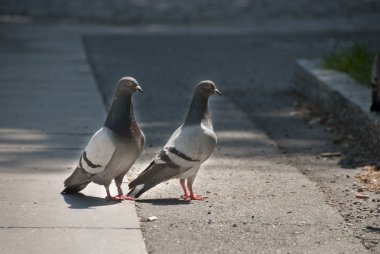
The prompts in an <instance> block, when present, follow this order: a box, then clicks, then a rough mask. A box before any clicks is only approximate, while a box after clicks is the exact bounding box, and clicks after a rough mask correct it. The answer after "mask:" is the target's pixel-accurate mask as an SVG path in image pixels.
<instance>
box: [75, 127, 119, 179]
mask: <svg viewBox="0 0 380 254" xmlns="http://www.w3.org/2000/svg"><path fill="white" fill-rule="evenodd" d="M116 147H117V142H116V137H115V134H114V133H113V132H112V130H110V129H108V128H106V127H103V128H101V129H100V130H98V131H97V132H96V133H95V134H94V136H93V137H92V138H91V140H90V141H89V143H88V145H87V146H86V148H85V150H84V152H83V154H82V156H81V157H80V159H79V167H80V168H83V169H84V170H85V171H86V172H88V173H91V174H97V173H100V172H102V171H104V170H105V168H106V167H107V165H108V163H109V162H110V161H111V158H112V156H113V154H114V153H115V150H116Z"/></svg>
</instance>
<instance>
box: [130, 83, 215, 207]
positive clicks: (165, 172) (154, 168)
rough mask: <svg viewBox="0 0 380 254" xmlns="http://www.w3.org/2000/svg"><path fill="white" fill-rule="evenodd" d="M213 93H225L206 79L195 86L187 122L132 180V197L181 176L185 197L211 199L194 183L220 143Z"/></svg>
mask: <svg viewBox="0 0 380 254" xmlns="http://www.w3.org/2000/svg"><path fill="white" fill-rule="evenodd" d="M213 94H217V95H221V93H220V92H219V90H218V89H217V88H216V86H215V84H214V83H213V82H212V81H209V80H205V81H202V82H200V83H199V84H198V85H197V86H196V87H195V91H194V95H193V98H192V101H191V104H190V108H189V112H188V114H187V117H186V120H185V122H184V123H183V124H182V125H181V126H180V127H179V128H178V129H177V130H176V131H175V132H174V133H173V134H172V136H171V137H170V139H169V141H168V142H167V143H166V145H165V146H164V147H163V148H162V149H161V151H160V152H159V153H158V154H157V155H156V156H155V158H154V159H153V161H152V162H151V163H150V165H149V166H148V167H147V168H146V169H145V170H144V171H143V172H142V173H141V174H140V175H139V176H138V177H137V178H136V179H134V180H133V181H132V182H130V184H129V188H130V189H131V190H130V191H129V193H128V194H127V196H128V197H130V198H138V197H139V196H140V195H141V194H143V193H144V192H146V191H147V190H149V189H151V188H152V187H154V186H156V185H157V184H159V183H162V182H164V181H167V180H169V179H175V178H177V179H178V178H179V179H180V184H181V187H182V189H183V192H184V195H182V196H181V197H182V198H183V199H185V200H204V199H206V198H207V197H203V196H200V195H197V194H195V193H194V191H193V183H194V180H195V177H196V175H197V173H198V170H199V168H200V166H201V164H202V163H203V162H205V161H206V160H207V159H208V158H209V157H210V155H211V153H212V152H213V151H214V149H215V146H216V142H217V137H216V135H215V133H214V130H213V126H212V121H211V116H210V113H209V111H208V99H209V97H210V95H213ZM186 180H187V187H188V189H189V192H187V189H186V186H185V184H186V183H185V182H186Z"/></svg>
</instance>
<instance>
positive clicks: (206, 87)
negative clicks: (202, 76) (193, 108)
mask: <svg viewBox="0 0 380 254" xmlns="http://www.w3.org/2000/svg"><path fill="white" fill-rule="evenodd" d="M195 92H196V93H197V94H199V95H202V96H210V95H213V94H217V95H222V93H221V92H219V90H218V89H217V88H216V86H215V84H214V82H212V81H211V80H204V81H201V82H200V83H199V84H198V85H197V86H196V87H195Z"/></svg>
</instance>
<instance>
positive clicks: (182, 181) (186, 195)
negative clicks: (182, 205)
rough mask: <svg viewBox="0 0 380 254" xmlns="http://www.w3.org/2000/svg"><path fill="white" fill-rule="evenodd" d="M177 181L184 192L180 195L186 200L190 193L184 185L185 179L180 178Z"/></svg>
mask: <svg viewBox="0 0 380 254" xmlns="http://www.w3.org/2000/svg"><path fill="white" fill-rule="evenodd" d="M179 182H180V183H181V186H182V190H183V192H184V194H183V195H182V196H181V198H183V199H184V200H188V199H189V198H190V195H189V194H188V193H187V190H186V186H185V179H180V180H179Z"/></svg>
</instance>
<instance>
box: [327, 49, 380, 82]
mask: <svg viewBox="0 0 380 254" xmlns="http://www.w3.org/2000/svg"><path fill="white" fill-rule="evenodd" d="M374 57H375V54H373V53H371V52H370V51H369V50H368V49H367V48H366V47H365V46H361V45H358V44H355V45H354V46H352V47H351V48H345V49H340V50H337V51H336V52H334V53H332V54H330V55H328V56H327V57H325V58H324V67H325V68H327V69H334V70H338V71H342V72H346V73H347V74H349V75H350V76H351V77H352V78H354V79H355V80H357V81H358V82H359V83H361V84H363V85H367V86H370V85H371V68H372V61H373V59H374Z"/></svg>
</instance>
